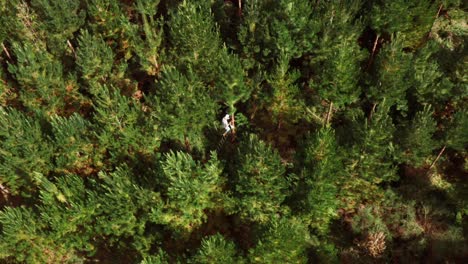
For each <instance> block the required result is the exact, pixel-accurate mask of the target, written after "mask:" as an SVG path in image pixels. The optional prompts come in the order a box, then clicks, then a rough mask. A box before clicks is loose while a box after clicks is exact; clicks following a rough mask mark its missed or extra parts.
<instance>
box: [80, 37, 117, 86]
mask: <svg viewBox="0 0 468 264" xmlns="http://www.w3.org/2000/svg"><path fill="white" fill-rule="evenodd" d="M78 45H79V47H78V49H77V52H76V64H77V65H78V68H79V70H80V72H81V78H82V79H83V80H84V81H85V82H86V83H87V84H88V85H87V86H89V89H91V90H90V91H89V92H90V93H91V94H92V95H96V93H97V91H95V90H92V89H93V88H95V86H96V85H97V83H101V84H104V83H106V81H107V80H108V79H109V78H110V75H111V71H112V67H113V65H114V54H113V52H112V49H111V47H109V46H108V45H107V44H106V43H105V42H104V39H103V38H102V37H101V36H100V35H97V34H90V33H89V32H88V31H86V30H82V31H81V32H80V36H79V37H78Z"/></svg>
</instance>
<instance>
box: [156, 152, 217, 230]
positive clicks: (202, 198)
mask: <svg viewBox="0 0 468 264" xmlns="http://www.w3.org/2000/svg"><path fill="white" fill-rule="evenodd" d="M162 173H163V175H161V176H162V184H163V186H164V196H165V197H166V202H165V206H164V208H163V210H162V211H160V210H158V209H155V210H153V214H152V217H153V221H154V222H156V223H160V224H164V225H167V226H168V227H169V228H170V229H172V230H173V231H174V232H175V233H179V234H181V235H186V234H189V233H190V232H191V231H193V230H194V229H195V228H197V227H198V226H200V225H201V224H202V223H203V222H205V221H206V211H207V210H210V209H215V208H222V203H223V195H222V187H223V181H224V180H223V178H222V177H221V173H222V167H221V165H220V162H219V160H218V157H217V155H216V153H214V152H212V153H211V159H210V160H209V161H208V162H207V163H206V164H204V165H201V164H200V163H199V162H198V161H195V160H193V158H192V156H190V155H189V154H186V153H183V152H177V153H174V152H170V153H168V154H166V155H165V159H164V161H163V163H162Z"/></svg>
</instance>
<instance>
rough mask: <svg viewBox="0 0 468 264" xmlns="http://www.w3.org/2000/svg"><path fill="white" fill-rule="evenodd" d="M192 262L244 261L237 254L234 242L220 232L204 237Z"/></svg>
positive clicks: (208, 263) (211, 263)
mask: <svg viewBox="0 0 468 264" xmlns="http://www.w3.org/2000/svg"><path fill="white" fill-rule="evenodd" d="M191 263H200V264H202V263H203V264H205V263H206V264H216V263H243V262H242V261H241V259H240V257H238V256H237V249H236V245H235V244H234V242H232V241H229V240H227V239H226V238H224V237H223V236H222V235H220V234H219V233H217V234H215V235H212V236H209V237H204V238H203V240H202V242H201V246H200V248H199V249H198V251H197V253H196V254H195V256H194V257H193V258H192V260H191Z"/></svg>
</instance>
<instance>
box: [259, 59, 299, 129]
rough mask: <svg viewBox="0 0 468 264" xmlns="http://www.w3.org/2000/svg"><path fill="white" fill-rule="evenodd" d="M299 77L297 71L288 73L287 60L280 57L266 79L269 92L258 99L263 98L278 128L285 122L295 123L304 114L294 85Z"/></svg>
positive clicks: (297, 89)
mask: <svg viewBox="0 0 468 264" xmlns="http://www.w3.org/2000/svg"><path fill="white" fill-rule="evenodd" d="M299 76H300V73H299V72H297V71H292V72H289V58H287V57H286V56H280V58H279V61H278V65H277V67H276V70H275V71H274V72H273V74H272V75H271V76H269V77H267V82H268V86H269V88H270V90H271V91H269V92H268V93H266V94H261V95H260V97H261V98H265V99H263V100H265V101H266V102H265V103H264V104H265V105H266V109H267V111H268V112H269V113H270V114H271V117H272V118H271V119H272V121H273V122H274V123H277V124H278V125H279V126H280V125H281V123H283V122H284V121H285V120H288V121H289V122H292V123H294V122H297V121H298V120H299V119H300V118H301V117H302V116H303V114H304V111H305V110H304V102H303V100H302V98H301V97H300V91H299V88H298V87H297V85H296V84H295V82H296V81H297V79H298V78H299Z"/></svg>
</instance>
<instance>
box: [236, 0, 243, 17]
mask: <svg viewBox="0 0 468 264" xmlns="http://www.w3.org/2000/svg"><path fill="white" fill-rule="evenodd" d="M237 3H238V4H239V13H238V14H239V16H242V0H237Z"/></svg>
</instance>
